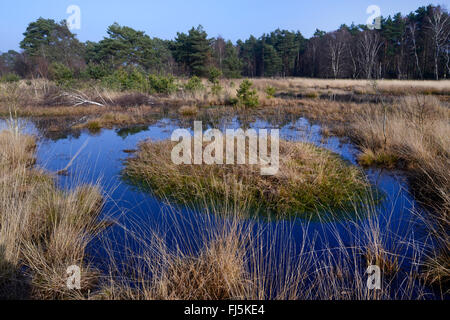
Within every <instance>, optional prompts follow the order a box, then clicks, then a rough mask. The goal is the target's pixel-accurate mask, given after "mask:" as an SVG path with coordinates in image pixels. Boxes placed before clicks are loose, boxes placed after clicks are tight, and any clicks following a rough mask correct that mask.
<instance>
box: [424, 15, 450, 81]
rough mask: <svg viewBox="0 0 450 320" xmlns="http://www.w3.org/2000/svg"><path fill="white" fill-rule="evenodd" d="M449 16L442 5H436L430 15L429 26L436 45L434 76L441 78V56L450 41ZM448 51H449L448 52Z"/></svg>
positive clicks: (437, 78)
mask: <svg viewBox="0 0 450 320" xmlns="http://www.w3.org/2000/svg"><path fill="white" fill-rule="evenodd" d="M449 23H450V21H449V16H448V14H446V13H445V12H444V10H442V8H441V7H440V6H437V7H434V8H433V11H432V13H431V15H430V16H429V17H428V24H429V25H428V28H429V30H430V32H431V37H432V39H433V45H434V76H435V78H436V80H439V57H440V55H441V54H442V52H443V51H444V50H443V49H444V48H446V47H447V46H448V41H449V32H450V29H449ZM447 53H448V52H447Z"/></svg>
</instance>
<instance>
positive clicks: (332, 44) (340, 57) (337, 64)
mask: <svg viewBox="0 0 450 320" xmlns="http://www.w3.org/2000/svg"><path fill="white" fill-rule="evenodd" d="M347 33H348V32H347V31H345V30H338V31H335V32H331V33H328V34H327V36H326V43H327V48H328V53H329V58H330V64H331V66H330V67H331V72H332V74H333V77H334V78H335V79H337V78H338V77H339V76H340V74H341V73H342V68H343V64H344V57H345V51H346V49H347V46H346V42H347V40H348V37H347Z"/></svg>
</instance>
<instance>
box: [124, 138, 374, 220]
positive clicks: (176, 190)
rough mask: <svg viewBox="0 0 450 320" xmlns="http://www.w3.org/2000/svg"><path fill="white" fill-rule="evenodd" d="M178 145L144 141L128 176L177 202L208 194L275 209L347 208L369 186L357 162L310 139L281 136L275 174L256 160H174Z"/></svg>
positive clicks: (128, 168)
mask: <svg viewBox="0 0 450 320" xmlns="http://www.w3.org/2000/svg"><path fill="white" fill-rule="evenodd" d="M174 145H175V144H174V143H172V142H170V141H163V142H153V141H147V142H144V143H141V144H140V146H139V150H138V152H137V154H136V155H135V156H134V157H132V158H130V159H128V160H127V165H126V170H125V174H126V176H127V177H128V178H129V179H131V180H132V181H134V182H136V183H138V184H144V185H147V186H148V187H149V188H150V189H151V191H152V192H153V193H155V194H156V195H157V196H159V197H163V196H165V195H168V196H169V197H170V198H172V199H174V200H175V201H177V202H181V203H183V202H186V201H191V200H195V199H199V198H201V197H202V195H203V194H208V195H210V199H211V200H214V201H231V202H232V203H240V202H249V203H251V205H252V206H253V207H254V208H255V211H259V210H260V209H261V210H263V211H265V210H267V212H270V213H275V214H276V215H289V214H296V213H298V214H302V213H306V212H315V211H317V210H321V209H325V208H334V209H341V208H345V207H348V206H349V204H350V203H352V201H355V200H356V199H357V198H358V197H359V196H361V195H362V194H363V193H364V192H365V191H366V188H367V183H366V181H365V178H364V176H363V174H362V173H361V171H359V170H358V169H357V168H356V167H353V166H351V165H348V164H347V163H345V162H344V161H343V160H341V159H340V158H339V157H338V156H337V155H334V154H332V153H331V152H329V151H326V150H324V149H320V148H318V147H315V146H313V145H311V144H306V143H294V142H288V141H281V142H280V170H279V172H278V173H277V174H276V175H274V176H262V175H261V172H260V167H259V166H257V165H236V166H234V165H233V166H231V165H202V166H200V165H175V164H174V163H173V162H172V161H171V150H172V149H173V146H174ZM258 207H261V208H258Z"/></svg>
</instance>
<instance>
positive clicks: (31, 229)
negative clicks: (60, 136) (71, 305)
mask: <svg viewBox="0 0 450 320" xmlns="http://www.w3.org/2000/svg"><path fill="white" fill-rule="evenodd" d="M0 150H1V157H0V248H1V250H0V296H1V297H4V298H24V299H29V298H37V299H69V298H83V297H87V295H88V291H89V288H92V285H93V282H94V279H95V276H94V275H95V274H96V273H97V272H96V271H95V269H93V268H91V266H90V265H89V263H88V262H87V260H86V259H85V258H86V247H87V244H88V243H89V241H90V239H92V237H93V236H94V235H95V234H97V233H98V232H99V231H100V230H101V229H102V226H101V223H100V222H99V221H98V217H99V214H100V211H101V207H102V204H103V197H102V193H101V191H100V188H99V187H98V186H80V187H78V188H77V189H75V190H73V191H64V190H60V189H58V188H57V186H56V185H55V183H54V181H53V179H52V177H51V176H49V174H48V173H45V172H43V171H42V170H39V169H37V168H35V167H34V166H33V164H34V157H35V155H34V151H35V139H34V138H33V137H31V136H27V135H24V134H22V133H20V134H13V133H11V131H3V132H2V133H0ZM73 265H76V266H79V267H80V269H81V272H82V273H81V275H82V285H83V286H82V287H83V289H82V290H75V291H74V290H69V289H68V288H67V284H66V283H67V274H66V270H67V268H68V267H70V266H73Z"/></svg>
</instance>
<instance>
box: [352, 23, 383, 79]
mask: <svg viewBox="0 0 450 320" xmlns="http://www.w3.org/2000/svg"><path fill="white" fill-rule="evenodd" d="M382 45H383V42H382V41H381V39H380V36H379V34H378V32H377V31H375V30H374V31H369V30H366V31H363V32H362V33H361V34H360V36H359V38H358V62H359V65H360V68H361V70H363V71H364V75H365V76H366V78H367V79H372V74H373V73H374V72H376V70H374V69H375V67H376V62H377V56H378V52H379V51H380V48H381V46H382Z"/></svg>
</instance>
